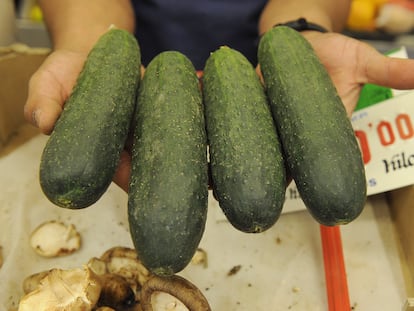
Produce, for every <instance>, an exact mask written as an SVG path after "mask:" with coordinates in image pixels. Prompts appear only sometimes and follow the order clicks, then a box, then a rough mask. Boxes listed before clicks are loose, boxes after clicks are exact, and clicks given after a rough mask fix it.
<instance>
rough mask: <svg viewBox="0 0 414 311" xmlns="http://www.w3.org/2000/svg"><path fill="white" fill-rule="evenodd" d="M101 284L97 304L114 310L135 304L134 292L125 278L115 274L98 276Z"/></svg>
mask: <svg viewBox="0 0 414 311" xmlns="http://www.w3.org/2000/svg"><path fill="white" fill-rule="evenodd" d="M100 281H101V284H102V290H101V295H100V297H99V301H98V306H107V307H111V308H113V309H115V310H124V309H126V308H130V307H131V306H133V305H135V304H136V303H137V302H136V300H135V293H134V291H133V290H132V288H131V286H130V285H129V283H128V282H127V280H126V279H125V278H123V277H122V276H120V275H117V274H111V273H109V274H104V275H101V276H100Z"/></svg>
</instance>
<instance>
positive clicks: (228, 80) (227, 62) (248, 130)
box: [203, 47, 286, 233]
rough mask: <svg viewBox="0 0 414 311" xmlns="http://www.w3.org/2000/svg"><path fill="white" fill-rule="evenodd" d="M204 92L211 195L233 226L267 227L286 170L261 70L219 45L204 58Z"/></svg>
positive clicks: (280, 198)
mask: <svg viewBox="0 0 414 311" xmlns="http://www.w3.org/2000/svg"><path fill="white" fill-rule="evenodd" d="M203 95H204V105H205V116H206V124H207V136H208V142H209V152H210V168H211V175H212V182H213V185H212V186H213V191H214V194H215V197H216V198H217V200H218V202H219V205H220V207H221V208H222V210H223V211H224V213H225V215H226V216H227V218H228V220H229V221H230V223H231V224H232V225H233V226H234V227H235V228H237V229H238V230H240V231H243V232H249V233H256V232H262V231H265V230H267V229H268V228H270V227H271V226H272V225H273V224H274V223H275V222H276V221H277V219H278V218H279V216H280V213H281V210H282V206H283V203H284V200H285V191H286V173H285V167H284V160H283V155H282V152H281V146H280V143H279V138H278V136H277V132H276V127H275V125H274V123H273V119H272V114H271V111H270V108H269V105H268V101H267V98H266V94H265V91H264V88H263V86H262V84H261V82H260V80H259V76H258V75H257V74H256V72H255V70H254V68H253V66H252V65H251V64H250V62H249V61H248V60H247V59H246V58H245V57H244V56H243V55H242V54H241V53H240V52H238V51H236V50H234V49H231V48H229V47H221V48H219V49H218V50H216V51H215V52H213V53H212V54H211V55H210V57H209V58H208V60H207V62H206V65H205V68H204V72H203Z"/></svg>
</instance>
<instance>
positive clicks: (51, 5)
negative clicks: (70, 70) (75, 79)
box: [38, 0, 135, 51]
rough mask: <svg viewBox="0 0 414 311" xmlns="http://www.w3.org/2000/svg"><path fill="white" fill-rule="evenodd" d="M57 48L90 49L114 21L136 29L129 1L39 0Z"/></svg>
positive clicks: (129, 28) (131, 29)
mask: <svg viewBox="0 0 414 311" xmlns="http://www.w3.org/2000/svg"><path fill="white" fill-rule="evenodd" d="M38 2H39V5H40V7H41V9H42V12H43V14H44V18H45V23H46V26H47V28H48V30H49V33H50V35H51V38H52V42H53V45H54V49H72V50H82V51H88V50H89V49H90V48H91V46H92V45H93V43H94V42H95V41H96V39H97V38H98V37H99V36H100V35H101V34H102V33H103V32H105V31H106V30H107V29H108V27H109V26H110V25H111V24H114V25H115V26H116V27H118V28H123V29H126V30H129V31H131V32H133V31H134V27H135V23H134V14H133V10H132V7H131V3H130V1H129V0H98V1H96V0H88V1H84V0H59V1H55V0H39V1H38Z"/></svg>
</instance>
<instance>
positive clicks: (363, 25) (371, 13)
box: [347, 0, 388, 31]
mask: <svg viewBox="0 0 414 311" xmlns="http://www.w3.org/2000/svg"><path fill="white" fill-rule="evenodd" d="M386 2H388V1H387V0H353V1H352V2H351V8H350V12H349V16H348V21H347V27H348V29H350V30H356V31H373V30H375V28H376V26H375V19H376V17H377V15H378V11H379V9H380V8H381V6H382V5H383V4H385V3H386Z"/></svg>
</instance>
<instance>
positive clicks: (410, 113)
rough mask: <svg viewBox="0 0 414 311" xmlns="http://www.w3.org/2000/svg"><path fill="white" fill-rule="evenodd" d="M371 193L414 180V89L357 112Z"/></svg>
mask: <svg viewBox="0 0 414 311" xmlns="http://www.w3.org/2000/svg"><path fill="white" fill-rule="evenodd" d="M351 121H352V125H353V127H354V130H355V135H356V137H357V139H358V142H359V145H360V148H361V152H362V157H363V161H364V164H365V172H366V177H367V192H368V195H371V194H376V193H380V192H385V191H389V190H393V189H396V188H400V187H403V186H407V185H411V184H414V92H409V93H406V94H403V95H399V96H397V97H394V98H391V99H389V100H386V101H384V102H381V103H379V104H376V105H373V106H370V107H368V108H365V109H362V110H359V111H357V112H355V113H354V114H353V116H352V119H351Z"/></svg>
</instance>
